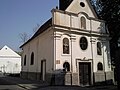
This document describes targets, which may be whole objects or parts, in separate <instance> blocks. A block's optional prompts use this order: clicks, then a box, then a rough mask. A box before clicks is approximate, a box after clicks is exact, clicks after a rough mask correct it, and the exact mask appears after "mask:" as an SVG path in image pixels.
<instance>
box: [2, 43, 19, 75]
mask: <svg viewBox="0 0 120 90" xmlns="http://www.w3.org/2000/svg"><path fill="white" fill-rule="evenodd" d="M0 71H1V72H2V73H8V74H18V73H20V72H21V56H20V55H18V54H17V53H16V52H14V51H13V50H12V49H10V48H9V47H8V46H6V45H5V46H4V47H3V48H2V49H1V50H0Z"/></svg>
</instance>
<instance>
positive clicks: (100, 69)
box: [97, 62, 103, 71]
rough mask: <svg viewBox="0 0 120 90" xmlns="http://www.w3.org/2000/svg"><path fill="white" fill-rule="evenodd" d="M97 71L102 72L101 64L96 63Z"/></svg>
mask: <svg viewBox="0 0 120 90" xmlns="http://www.w3.org/2000/svg"><path fill="white" fill-rule="evenodd" d="M97 69H98V70H99V71H102V70H103V65H102V63H101V62H99V63H98V65H97Z"/></svg>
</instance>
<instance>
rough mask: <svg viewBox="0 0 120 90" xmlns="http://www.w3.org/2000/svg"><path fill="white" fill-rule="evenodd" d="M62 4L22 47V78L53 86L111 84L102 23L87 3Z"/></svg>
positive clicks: (80, 0) (106, 37) (74, 0)
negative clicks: (46, 82) (41, 81)
mask: <svg viewBox="0 0 120 90" xmlns="http://www.w3.org/2000/svg"><path fill="white" fill-rule="evenodd" d="M60 1H61V0H60ZM62 4H63V3H61V2H60V5H61V6H60V7H61V9H52V11H51V12H52V18H51V19H49V20H48V21H47V22H46V23H45V24H43V25H42V26H41V27H40V28H39V29H38V31H37V32H36V33H35V34H34V35H33V37H32V38H31V39H29V40H28V41H27V42H26V43H24V44H23V45H22V46H21V48H22V50H23V54H22V72H21V77H23V78H28V79H36V80H44V81H48V82H49V83H51V84H56V85H80V86H87V85H93V84H97V83H103V82H108V81H114V79H113V76H114V75H113V72H112V70H111V59H110V48H109V40H110V38H109V33H108V32H107V31H106V27H105V22H104V21H103V20H99V19H98V18H97V15H96V14H95V12H94V10H93V8H92V6H91V4H90V2H89V0H71V2H70V4H69V5H68V6H67V7H66V8H65V9H64V10H63V9H62ZM63 6H64V5H63Z"/></svg>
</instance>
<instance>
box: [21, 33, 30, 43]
mask: <svg viewBox="0 0 120 90" xmlns="http://www.w3.org/2000/svg"><path fill="white" fill-rule="evenodd" d="M19 36H20V39H21V42H22V43H25V42H26V41H27V40H28V39H30V37H29V35H28V34H27V33H26V32H24V33H20V34H19Z"/></svg>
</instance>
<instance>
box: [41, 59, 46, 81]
mask: <svg viewBox="0 0 120 90" xmlns="http://www.w3.org/2000/svg"><path fill="white" fill-rule="evenodd" d="M45 75H46V60H42V61H41V79H42V80H43V81H45Z"/></svg>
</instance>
